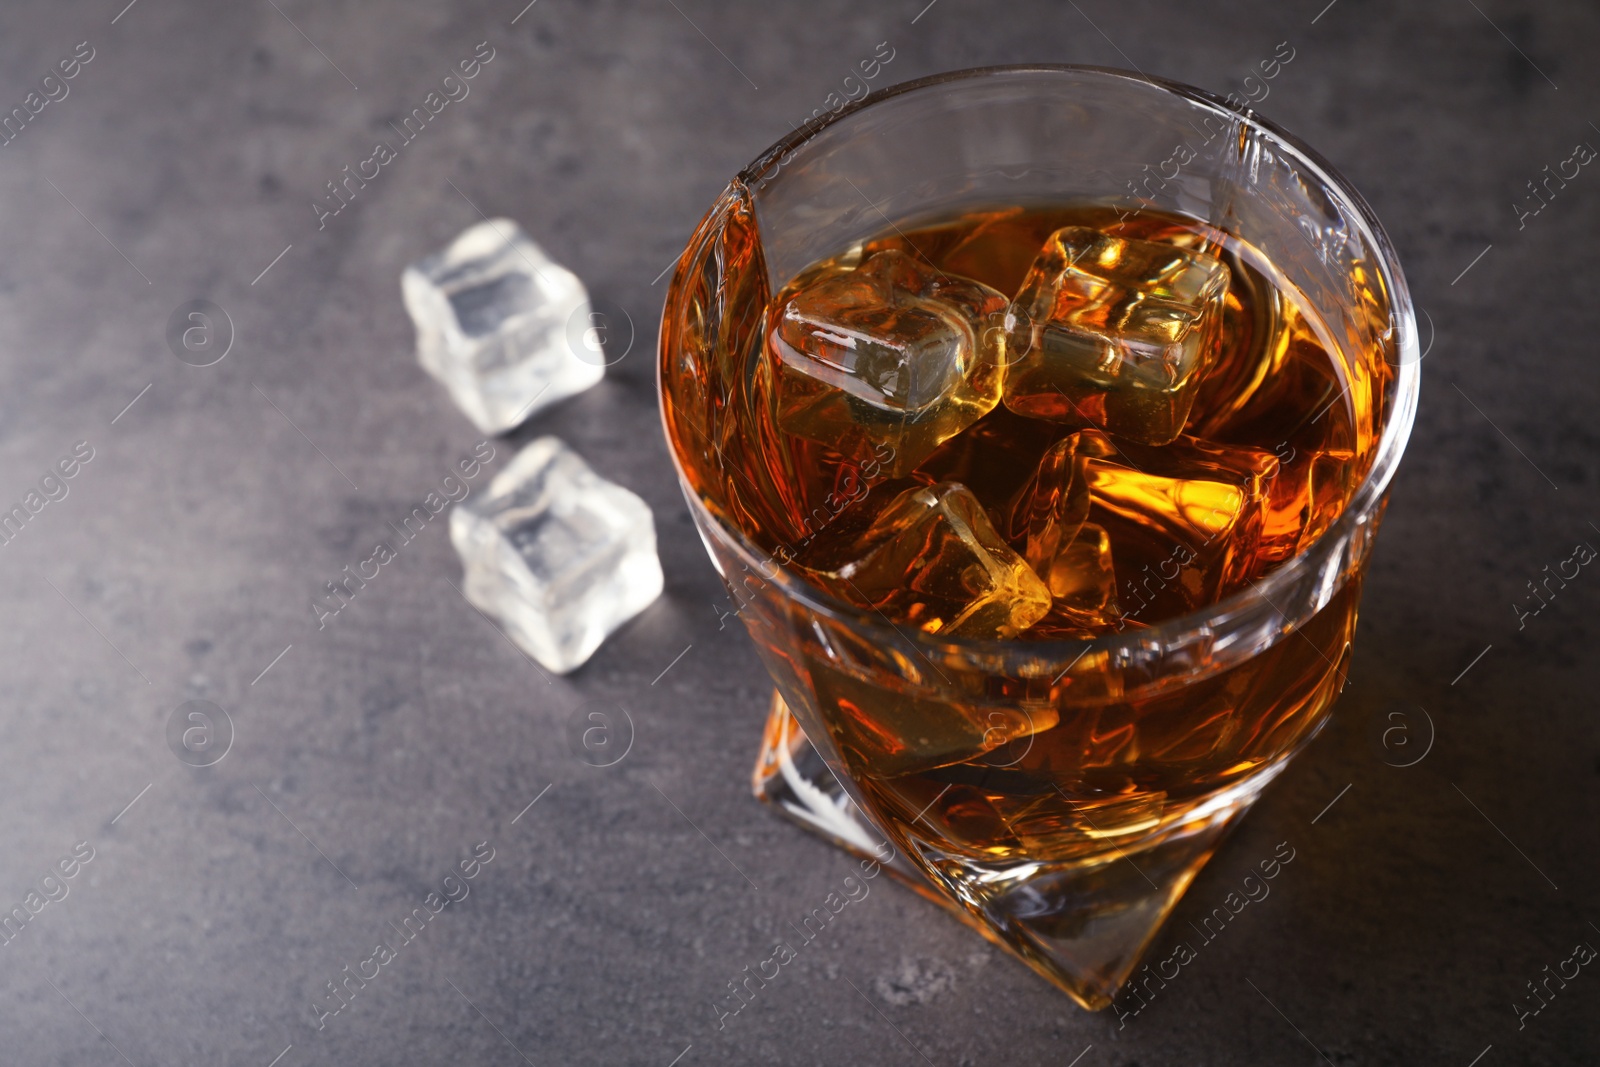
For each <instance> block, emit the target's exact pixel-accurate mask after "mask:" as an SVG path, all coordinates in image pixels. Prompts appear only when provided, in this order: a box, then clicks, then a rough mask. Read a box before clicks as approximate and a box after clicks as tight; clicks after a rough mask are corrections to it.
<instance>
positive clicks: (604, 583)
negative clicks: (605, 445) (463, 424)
mask: <svg viewBox="0 0 1600 1067" xmlns="http://www.w3.org/2000/svg"><path fill="white" fill-rule="evenodd" d="M450 540H451V543H453V544H454V545H455V547H456V552H457V553H459V554H460V556H461V562H462V564H463V566H464V567H465V570H466V580H465V584H464V587H463V592H465V593H466V596H467V599H468V600H470V601H471V602H472V603H473V604H474V605H476V606H477V607H478V608H480V609H482V610H483V611H484V612H485V613H486V614H488V615H490V616H492V617H493V618H495V619H497V620H499V622H500V623H501V625H502V626H503V627H504V628H505V631H506V633H508V634H509V635H510V636H511V638H512V639H513V640H514V641H516V643H517V644H518V645H520V646H521V647H522V648H523V649H525V650H526V651H527V652H528V654H529V655H531V656H532V657H533V658H535V659H536V660H538V661H539V662H540V663H542V664H544V665H545V666H546V667H548V668H550V669H551V670H553V671H557V672H559V673H563V674H564V673H566V672H568V671H571V670H575V669H577V668H578V667H579V666H581V665H582V664H583V663H584V661H585V660H587V659H588V658H589V657H590V656H591V655H593V654H594V651H595V649H597V648H599V647H600V643H601V642H602V641H604V640H605V639H606V636H607V635H609V634H610V633H611V632H612V631H614V630H616V629H617V628H618V627H620V626H621V625H622V624H623V623H625V622H627V621H628V620H629V619H631V618H633V617H634V616H635V615H637V614H639V612H641V611H643V610H644V609H645V608H646V607H648V606H649V605H650V603H651V602H652V601H653V600H655V598H656V597H657V596H659V595H660V594H661V588H662V576H661V564H660V562H659V560H658V559H657V558H656V531H655V522H654V520H653V519H652V518H651V514H650V507H649V505H647V504H646V503H645V502H644V501H643V500H640V499H639V498H638V497H637V496H635V495H634V494H633V493H630V492H629V491H628V490H626V489H624V488H623V487H622V486H620V485H617V484H615V483H613V482H609V481H606V480H605V479H604V478H602V477H600V476H599V475H598V474H596V473H595V472H594V471H592V470H590V469H589V465H588V464H587V463H585V462H584V461H583V458H582V457H581V456H579V455H578V454H577V453H576V452H574V451H572V450H571V449H570V448H568V447H567V446H566V445H565V444H563V443H562V442H561V441H560V440H558V439H556V438H554V437H540V438H538V439H537V440H535V441H533V442H531V443H530V444H529V445H528V446H527V447H526V448H524V449H523V450H522V451H521V452H519V453H517V455H516V457H515V458H514V459H513V460H512V461H511V462H510V463H509V464H508V465H507V466H506V468H505V469H504V470H502V471H501V472H500V473H499V474H497V475H496V476H495V477H494V480H493V481H491V482H490V483H489V487H488V491H487V495H486V496H484V497H483V498H482V499H474V498H470V497H469V498H468V499H466V500H463V501H462V502H461V503H460V504H458V505H456V508H455V510H454V511H452V512H451V513H450Z"/></svg>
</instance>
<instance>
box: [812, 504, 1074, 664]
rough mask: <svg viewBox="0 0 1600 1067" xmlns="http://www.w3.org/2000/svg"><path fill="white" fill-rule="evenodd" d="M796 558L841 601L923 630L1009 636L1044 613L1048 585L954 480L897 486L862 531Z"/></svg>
mask: <svg viewBox="0 0 1600 1067" xmlns="http://www.w3.org/2000/svg"><path fill="white" fill-rule="evenodd" d="M798 562H799V563H800V564H801V566H802V567H804V568H805V569H806V570H807V571H808V572H809V574H810V575H811V577H812V578H813V579H814V580H815V581H817V582H818V583H819V584H821V585H822V586H824V587H825V588H826V589H828V591H829V592H831V593H833V594H834V595H836V596H838V597H840V598H841V599H843V600H846V601H849V602H851V603H855V604H859V605H861V606H862V607H868V608H872V609H874V610H876V611H877V612H879V613H881V614H882V615H883V616H884V617H885V618H886V619H888V620H889V621H890V622H891V623H896V624H904V625H909V626H915V627H918V628H920V629H922V630H925V631H927V632H928V633H936V634H949V635H952V636H956V637H972V638H988V639H992V638H997V637H1014V636H1016V635H1017V634H1018V633H1020V632H1022V631H1023V630H1026V629H1027V628H1028V627H1029V626H1032V625H1033V624H1034V623H1035V622H1037V621H1039V619H1041V618H1043V617H1044V615H1045V613H1046V612H1048V611H1049V610H1050V590H1049V589H1047V588H1046V587H1045V584H1044V583H1043V582H1042V581H1040V580H1039V576H1038V575H1036V574H1034V573H1033V570H1032V569H1031V568H1029V566H1028V564H1027V562H1026V561H1025V560H1023V559H1022V557H1021V556H1018V555H1017V554H1016V553H1015V552H1013V551H1012V550H1011V547H1010V546H1009V545H1007V544H1006V543H1005V541H1004V540H1003V539H1002V538H1001V537H1000V535H999V534H998V533H996V532H995V529H994V527H993V525H991V524H990V522H989V519H988V517H987V516H986V515H985V514H984V511H983V505H982V504H981V503H979V501H978V498H977V497H975V496H973V495H972V492H971V490H969V489H968V488H967V487H966V486H964V485H961V484H960V483H959V482H940V483H938V484H936V485H932V486H916V487H913V488H910V489H906V490H905V491H903V492H901V493H900V494H899V495H898V496H896V497H895V498H894V499H893V500H891V501H889V503H888V504H887V505H886V506H884V507H883V509H882V510H881V511H880V512H879V513H878V515H877V517H876V518H875V519H874V520H873V521H872V523H871V525H869V526H868V527H867V528H866V529H865V530H864V531H862V532H861V533H859V534H857V535H855V536H853V537H851V538H849V539H848V540H846V541H844V542H843V543H840V542H838V541H828V542H823V543H818V544H816V545H814V546H813V547H812V548H809V549H807V551H806V552H804V553H802V554H801V557H800V558H799V560H798Z"/></svg>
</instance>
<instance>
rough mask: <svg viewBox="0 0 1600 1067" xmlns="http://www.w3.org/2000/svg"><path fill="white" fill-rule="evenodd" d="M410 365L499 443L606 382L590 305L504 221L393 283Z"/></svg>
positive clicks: (565, 274)
mask: <svg viewBox="0 0 1600 1067" xmlns="http://www.w3.org/2000/svg"><path fill="white" fill-rule="evenodd" d="M400 285H401V290H402V293H403V295H404V297H405V304H406V310H407V311H409V312H410V313H411V320H412V322H413V323H415V324H416V327H417V359H418V361H419V362H421V364H422V366H423V368H424V369H426V370H427V371H428V373H429V374H432V375H433V376H434V377H435V378H437V379H439V381H441V382H443V383H444V386H445V388H446V389H448V390H449V391H450V396H451V397H452V398H453V399H454V400H455V402H456V405H457V406H458V407H460V408H461V410H462V411H463V412H465V413H466V415H467V417H468V418H469V419H471V420H472V421H473V423H474V424H475V425H476V426H477V427H478V429H480V430H482V431H483V432H485V433H504V432H505V431H507V430H510V429H513V428H515V427H516V426H518V425H520V424H521V423H522V422H523V420H525V419H527V418H528V416H530V415H532V414H533V413H534V412H536V411H538V410H539V409H541V408H544V407H548V406H549V405H551V404H554V403H555V402H556V401H558V400H561V399H564V398H565V397H569V396H572V395H573V394H574V393H580V392H582V391H583V390H585V389H587V388H589V387H590V386H591V385H594V384H595V383H596V382H598V381H599V380H600V379H601V378H602V377H603V376H604V375H605V367H604V357H603V355H602V354H601V352H600V350H599V348H598V346H594V345H591V344H589V343H588V342H589V341H591V340H592V336H591V332H590V311H589V295H588V293H587V292H586V291H585V290H584V287H583V283H582V282H581V281H579V280H578V276H577V275H575V274H573V273H572V272H571V271H570V270H568V269H567V268H565V267H563V266H562V265H561V264H559V263H557V262H555V261H554V260H553V259H551V258H550V257H549V256H547V255H546V254H545V252H544V250H543V249H541V248H540V247H539V246H538V245H536V244H534V243H533V241H531V240H530V239H529V238H528V235H527V234H525V233H523V232H522V228H521V227H520V226H518V225H517V224H516V223H515V222H513V221H511V220H510V219H490V220H488V221H485V222H480V223H478V224H477V225H476V226H472V227H470V228H469V229H467V230H466V231H464V232H463V233H462V234H461V235H460V236H459V237H457V238H456V239H455V240H454V241H452V242H450V244H449V245H447V246H446V247H445V248H444V249H442V250H441V251H439V252H436V253H434V254H433V255H430V256H427V257H426V258H424V259H421V260H419V261H418V262H416V263H413V264H412V265H411V266H409V267H407V268H406V270H405V273H404V274H403V275H402V276H401V279H400Z"/></svg>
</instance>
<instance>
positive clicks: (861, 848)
mask: <svg viewBox="0 0 1600 1067" xmlns="http://www.w3.org/2000/svg"><path fill="white" fill-rule="evenodd" d="M1286 763H1287V758H1283V759H1280V760H1278V761H1276V762H1275V763H1273V764H1272V765H1269V766H1268V767H1265V768H1263V769H1262V770H1261V771H1259V772H1257V773H1256V774H1254V775H1252V776H1251V777H1250V778H1249V779H1248V780H1246V781H1245V782H1242V783H1239V784H1236V785H1234V786H1233V787H1231V788H1230V789H1228V790H1226V791H1224V792H1222V793H1219V794H1217V795H1216V796H1215V797H1212V798H1210V799H1209V800H1207V801H1206V802H1205V803H1203V804H1201V805H1198V806H1196V807H1195V808H1194V809H1192V810H1191V811H1190V812H1188V813H1187V814H1186V816H1185V818H1184V819H1183V820H1182V821H1181V822H1178V823H1175V824H1173V825H1171V826H1168V827H1166V828H1164V829H1163V830H1162V831H1160V832H1158V833H1154V834H1150V835H1147V836H1145V837H1142V838H1139V839H1137V840H1132V841H1129V842H1127V843H1126V845H1125V846H1122V847H1119V846H1118V845H1116V844H1115V843H1112V844H1111V847H1110V849H1109V851H1107V852H1105V853H1102V854H1100V855H1098V856H1095V857H1091V858H1089V859H1084V860H1076V861H1073V862H1070V863H1049V862H1023V863H1016V862H1011V863H1008V864H1006V865H1003V866H1001V865H990V864H976V863H974V862H972V861H971V860H969V859H966V858H965V857H956V856H950V855H946V854H944V853H941V852H940V851H938V850H937V849H935V848H934V847H932V846H931V845H929V844H928V843H926V842H919V841H917V840H916V839H915V838H911V839H910V840H911V841H912V845H913V846H914V847H916V848H917V849H918V853H917V855H916V857H914V858H913V857H910V856H907V855H906V853H905V852H904V851H902V850H898V849H894V848H892V847H891V845H890V844H889V839H888V837H887V836H886V835H885V834H884V833H883V832H882V831H880V830H879V829H878V828H877V827H876V826H874V825H873V823H872V822H871V820H870V819H868V818H867V817H866V815H865V814H864V813H863V812H862V810H861V809H860V807H859V806H858V805H857V804H856V803H855V801H854V800H853V799H852V798H851V797H850V795H849V794H848V793H847V792H846V791H845V790H844V789H843V788H842V787H841V786H840V784H839V782H838V779H836V778H835V777H834V775H833V772H832V771H831V770H829V768H828V766H827V764H826V763H825V762H824V761H823V759H822V756H821V755H820V754H819V753H818V752H817V750H816V748H815V747H813V746H812V744H811V742H810V740H809V739H808V738H807V737H806V735H805V732H804V731H803V730H802V729H801V727H800V724H799V722H798V721H796V720H795V718H794V716H793V715H792V714H790V712H789V708H788V706H787V705H786V704H785V703H784V701H783V698H782V697H781V696H779V695H778V694H777V693H774V694H773V696H772V705H771V709H770V711H769V712H768V716H767V726H766V732H765V735H764V736H763V739H762V746H761V755H760V758H759V759H758V760H757V761H756V768H755V773H754V775H753V776H752V785H753V787H754V790H755V794H756V796H757V797H759V798H760V799H761V800H763V801H765V802H767V803H769V804H771V805H773V806H774V807H775V808H777V809H778V811H779V812H781V813H782V814H783V815H785V816H787V817H788V818H789V819H791V820H793V821H794V822H797V823H799V824H800V825H801V826H803V827H805V828H806V829H807V830H810V831H811V832H812V833H815V834H818V835H820V836H822V837H824V838H826V839H827V840H829V841H831V842H833V843H834V844H835V845H837V846H838V847H840V848H843V849H844V850H846V851H847V852H850V853H852V854H854V855H856V856H860V857H862V858H867V859H872V860H874V861H876V862H878V863H881V864H882V865H883V867H884V869H886V870H888V871H889V873H890V874H892V875H894V876H895V878H896V879H897V880H898V881H900V882H901V883H902V884H904V885H906V886H908V887H909V888H911V889H912V890H914V891H916V892H917V893H918V894H920V895H921V896H923V897H926V898H927V899H929V900H932V901H934V902H936V903H938V904H940V905H942V906H943V907H944V908H945V909H946V910H947V911H949V912H950V913H951V914H953V915H954V916H955V917H956V918H958V919H960V920H961V921H962V922H963V923H965V924H966V925H967V926H969V927H971V928H972V929H974V930H976V931H977V932H978V933H980V934H982V935H983V936H984V937H986V938H988V939H989V940H990V941H992V942H994V943H995V944H996V945H999V946H1000V947H1001V948H1003V949H1005V950H1006V951H1007V952H1009V953H1011V954H1012V955H1013V956H1016V957H1017V958H1018V959H1020V960H1022V962H1024V963H1026V964H1027V965H1028V966H1029V967H1032V968H1033V969H1034V970H1035V971H1037V972H1038V973H1039V974H1041V975H1043V976H1044V977H1045V978H1046V979H1048V980H1049V981H1050V982H1051V983H1053V984H1054V985H1055V986H1057V987H1058V988H1059V989H1061V990H1062V991H1064V992H1065V993H1066V994H1067V995H1068V996H1070V997H1072V998H1073V1000H1075V1001H1077V1002H1078V1003H1079V1004H1081V1005H1082V1006H1083V1007H1085V1008H1088V1009H1089V1010H1091V1011H1097V1010H1100V1009H1102V1008H1105V1007H1108V1006H1110V1004H1111V1002H1112V999H1113V998H1114V997H1115V996H1116V995H1117V992H1118V991H1119V990H1120V989H1121V988H1122V987H1123V985H1124V984H1126V983H1127V981H1128V980H1129V978H1130V976H1131V975H1132V974H1133V972H1134V969H1135V968H1137V967H1138V965H1139V960H1140V957H1141V956H1142V955H1143V954H1144V952H1145V950H1146V949H1147V948H1148V947H1149V946H1150V943H1151V942H1152V941H1153V940H1154V939H1155V936H1156V934H1157V933H1158V932H1159V931H1160V929H1161V926H1162V924H1163V923H1164V922H1165V921H1166V918H1167V916H1168V914H1169V913H1170V912H1171V911H1172V909H1173V907H1174V905H1176V904H1177V902H1178V900H1179V898H1180V897H1182V896H1183V892H1184V890H1185V889H1187V888H1188V887H1189V883H1190V882H1191V881H1193V880H1194V876H1195V875H1196V874H1198V873H1199V871H1200V869H1201V868H1202V867H1204V866H1205V864H1206V861H1207V860H1209V859H1210V858H1211V855H1212V853H1213V852H1215V851H1216V849H1217V846H1218V845H1219V844H1221V842H1222V839H1223V838H1224V837H1225V836H1226V835H1227V832H1228V831H1229V830H1230V829H1231V828H1232V827H1233V826H1234V825H1235V824H1237V822H1238V821H1239V818H1240V817H1241V816H1242V815H1243V814H1244V813H1245V812H1246V811H1247V810H1248V809H1249V807H1250V805H1251V803H1253V802H1254V800H1255V799H1256V797H1257V796H1259V795H1260V792H1261V790H1262V789H1263V788H1264V787H1265V786H1266V784H1267V783H1268V782H1270V781H1271V780H1272V779H1273V778H1275V777H1277V775H1278V773H1279V772H1280V771H1281V770H1282V769H1283V767H1284V766H1285V765H1286ZM891 853H892V855H891V858H890V859H888V860H884V858H883V857H884V856H885V855H890V854H891Z"/></svg>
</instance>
